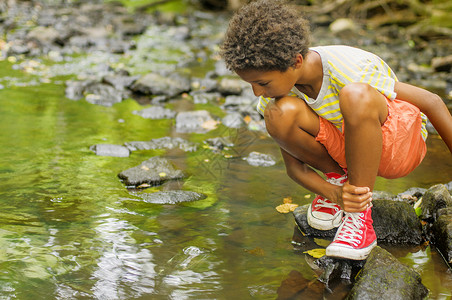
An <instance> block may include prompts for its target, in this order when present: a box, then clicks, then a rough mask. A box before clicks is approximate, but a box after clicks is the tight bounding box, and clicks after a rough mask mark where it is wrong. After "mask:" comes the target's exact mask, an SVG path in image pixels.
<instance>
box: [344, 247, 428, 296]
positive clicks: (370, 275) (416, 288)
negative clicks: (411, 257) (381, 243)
mask: <svg viewBox="0 0 452 300" xmlns="http://www.w3.org/2000/svg"><path fill="white" fill-rule="evenodd" d="M427 295H428V290H427V288H426V287H425V286H424V285H423V284H422V282H421V277H420V275H419V274H418V273H417V272H416V271H414V270H413V269H411V268H409V267H407V266H405V265H404V264H402V263H400V262H399V261H398V260H397V259H396V258H395V257H394V256H392V255H391V254H390V253H389V252H387V251H386V250H384V249H382V248H380V247H378V246H377V247H375V248H374V249H373V250H372V252H371V253H370V254H369V257H368V258H367V261H366V264H365V265H364V267H363V268H362V270H361V272H360V273H359V274H358V277H357V281H356V283H355V285H354V286H353V288H352V290H351V291H350V293H349V295H348V296H347V298H346V299H350V300H352V299H376V300H377V299H378V300H381V299H400V300H405V299H424V298H425V297H426V296H427Z"/></svg>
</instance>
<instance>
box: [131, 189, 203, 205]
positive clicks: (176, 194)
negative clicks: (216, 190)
mask: <svg viewBox="0 0 452 300" xmlns="http://www.w3.org/2000/svg"><path fill="white" fill-rule="evenodd" d="M131 194H132V195H134V196H137V197H140V198H141V199H143V200H144V202H147V203H153V204H178V203H183V202H193V201H197V200H202V199H205V198H207V196H206V195H204V194H201V193H196V192H191V191H182V190H179V191H163V192H155V193H131Z"/></svg>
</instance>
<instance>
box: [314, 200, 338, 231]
mask: <svg viewBox="0 0 452 300" xmlns="http://www.w3.org/2000/svg"><path fill="white" fill-rule="evenodd" d="M307 219H308V224H309V226H311V227H312V228H314V229H317V230H331V229H333V228H337V227H335V226H334V225H333V224H332V221H322V220H320V219H317V218H316V217H314V216H313V215H312V205H309V208H308V213H307Z"/></svg>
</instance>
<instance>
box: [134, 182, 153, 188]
mask: <svg viewBox="0 0 452 300" xmlns="http://www.w3.org/2000/svg"><path fill="white" fill-rule="evenodd" d="M148 187H151V185H150V184H149V183H143V184H140V185H139V186H137V188H138V189H145V188H148Z"/></svg>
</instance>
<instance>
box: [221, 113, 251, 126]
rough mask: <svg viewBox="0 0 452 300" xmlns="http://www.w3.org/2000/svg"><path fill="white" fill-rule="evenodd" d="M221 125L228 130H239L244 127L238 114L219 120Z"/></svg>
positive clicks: (240, 115) (243, 122)
mask: <svg viewBox="0 0 452 300" xmlns="http://www.w3.org/2000/svg"><path fill="white" fill-rule="evenodd" d="M221 123H223V125H224V126H226V127H229V128H240V127H242V126H245V125H246V123H245V121H244V120H243V117H242V114H240V113H231V114H228V115H226V116H225V117H224V118H223V119H221Z"/></svg>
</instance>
